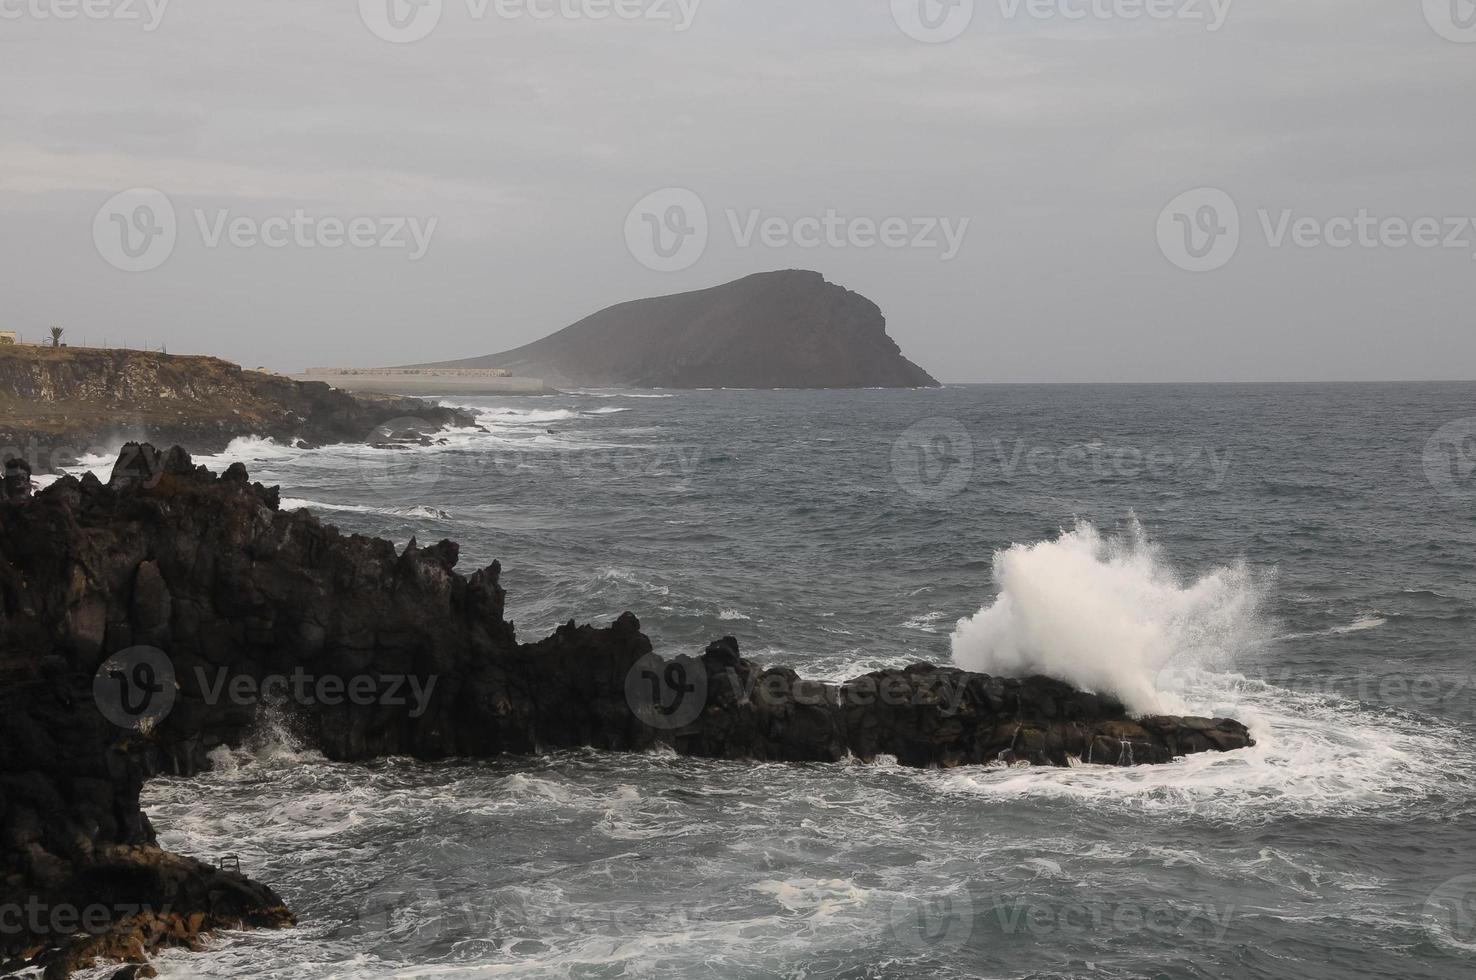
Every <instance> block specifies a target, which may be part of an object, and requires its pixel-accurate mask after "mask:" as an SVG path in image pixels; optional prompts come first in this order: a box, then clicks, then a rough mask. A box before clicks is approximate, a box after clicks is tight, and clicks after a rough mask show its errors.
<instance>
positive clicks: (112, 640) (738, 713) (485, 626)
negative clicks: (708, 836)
mask: <svg viewBox="0 0 1476 980" xmlns="http://www.w3.org/2000/svg"><path fill="white" fill-rule="evenodd" d="M17 469H18V468H17ZM7 486H8V484H7ZM457 559H458V548H457V546H456V545H455V544H454V543H452V542H449V541H442V542H440V543H438V544H435V545H431V546H421V545H419V544H418V543H417V542H416V541H414V540H412V541H411V542H410V543H409V544H408V545H407V546H406V547H405V548H404V549H403V550H402V551H398V552H397V551H396V549H395V548H394V546H393V545H391V544H390V543H389V542H387V541H381V540H376V539H373V538H367V537H362V536H357V535H354V536H347V535H343V534H341V533H340V532H339V531H338V530H336V529H335V528H333V527H330V526H327V525H324V524H322V523H320V522H319V521H318V519H317V518H316V517H314V516H312V515H311V514H309V513H307V512H306V511H296V512H292V513H287V512H283V511H282V510H280V509H279V498H278V492H277V490H276V488H266V487H263V486H261V485H260V484H252V483H250V481H249V476H248V474H247V473H246V470H245V468H244V467H242V466H240V465H239V464H237V465H235V466H232V467H231V468H230V469H229V470H228V471H227V472H226V473H225V474H223V475H221V476H219V477H217V476H214V475H212V474H211V473H210V472H209V471H207V470H205V469H204V468H203V467H196V466H194V465H193V463H192V462H191V460H190V457H189V455H188V454H187V453H185V452H184V451H183V450H181V449H178V448H175V449H173V450H170V451H168V452H166V453H159V452H157V451H156V450H154V449H153V447H151V446H147V445H144V446H138V445H130V446H127V447H125V449H124V452H123V454H122V455H121V456H120V457H119V460H118V463H117V465H116V466H115V468H114V471H113V474H112V478H111V479H110V481H109V483H108V484H106V485H104V484H103V483H101V482H100V481H98V480H97V479H95V478H93V477H92V476H91V475H88V476H87V477H84V478H83V479H82V480H77V479H75V478H72V477H65V478H63V479H61V480H58V481H57V482H56V483H55V484H54V485H52V486H51V487H48V488H47V489H46V490H44V491H42V492H41V493H39V494H36V495H35V496H34V497H30V496H27V495H16V494H11V493H9V491H7V499H6V500H5V501H4V502H0V743H3V744H4V745H5V751H4V753H3V755H0V909H3V908H6V907H11V908H27V907H30V906H34V905H36V904H38V903H39V904H40V905H41V906H43V907H44V908H47V909H54V908H62V907H66V908H88V907H90V906H96V905H100V906H102V907H103V908H104V909H105V910H107V911H108V915H107V916H105V917H104V918H103V919H101V920H99V923H98V924H97V926H96V928H92V929H91V930H84V931H82V932H80V933H78V932H76V931H75V930H70V929H68V928H66V925H67V924H66V923H57V922H56V921H54V920H52V919H50V918H43V919H35V920H32V919H30V918H27V919H26V922H27V925H26V927H25V928H24V929H22V931H21V932H19V933H15V932H13V931H12V932H7V933H4V934H0V975H3V974H4V973H6V972H8V971H10V970H13V969H15V968H16V964H17V962H20V961H26V960H32V959H36V958H38V957H39V960H38V961H39V962H43V963H50V964H52V966H51V967H50V969H51V970H52V973H51V974H49V976H65V975H66V972H67V971H68V970H69V969H71V968H73V967H75V966H77V965H79V964H81V963H85V962H87V961H88V960H89V959H90V958H91V957H93V956H96V955H102V956H106V957H110V958H123V959H128V960H130V961H134V962H137V961H139V960H140V959H141V958H142V957H143V956H144V955H145V954H146V953H147V951H148V950H150V949H153V948H157V947H158V946H161V945H168V944H185V945H188V944H191V943H193V942H195V941H196V937H197V936H198V935H199V934H200V933H201V932H202V931H208V930H210V929H215V928H220V927H223V926H232V925H256V926H270V925H281V924H285V923H287V922H289V921H290V913H288V912H287V910H286V909H285V908H284V907H283V905H282V902H281V900H280V899H279V898H278V897H277V896H276V894H275V893H273V892H272V891H271V889H269V888H267V887H266V886H264V885H260V884H257V883H255V882H252V881H250V880H248V879H246V878H244V877H242V876H241V875H239V874H238V873H236V872H234V871H227V870H222V869H219V868H215V867H211V866H209V865H206V864H203V863H200V862H198V861H194V860H192V859H189V858H183V857H176V856H174V855H170V854H167V853H165V852H163V851H161V850H160V849H159V848H158V847H157V844H156V843H155V835H154V830H153V828H152V827H151V826H150V825H149V821H148V818H147V817H146V816H145V815H144V813H143V812H142V811H141V809H140V807H139V793H140V790H141V788H142V787H143V784H144V782H145V780H146V779H148V778H149V777H150V776H151V775H153V774H156V773H160V772H171V773H181V774H189V773H193V772H197V771H199V770H201V769H202V768H204V767H206V766H207V765H208V764H209V760H208V758H207V757H208V754H209V753H210V752H211V751H212V750H214V749H216V748H218V747H220V746H223V745H226V746H231V745H237V744H240V743H241V742H242V741H243V740H244V739H246V738H247V736H248V735H249V733H250V731H251V730H252V728H253V726H254V725H256V723H257V721H258V718H259V715H260V714H261V713H262V712H264V711H271V712H274V713H276V714H279V715H281V716H284V720H285V721H286V722H287V724H288V725H289V726H290V727H291V728H292V729H293V730H294V731H296V732H297V733H298V734H299V735H300V736H301V737H302V738H303V739H304V740H305V741H306V742H307V743H308V744H310V745H312V746H314V747H315V748H318V749H319V750H321V751H322V752H323V753H324V754H325V755H327V756H328V757H330V758H332V759H338V760H364V759H370V758H375V757H380V756H386V755H408V756H414V757H418V758H422V759H441V758H447V757H456V756H460V757H486V756H492V755H497V754H500V753H518V754H527V753H534V752H539V751H543V750H548V749H558V748H574V747H583V746H591V747H595V748H600V749H610V750H624V751H641V750H647V749H650V748H653V747H654V746H656V745H658V744H663V745H667V746H670V747H671V748H672V749H674V750H675V751H677V752H680V753H683V754H688V755H697V756H705V757H712V758H722V759H734V760H771V761H811V762H838V761H841V760H843V759H846V758H847V757H849V756H854V757H856V758H858V759H861V760H871V759H873V758H875V757H876V756H878V755H883V754H886V755H892V756H896V757H897V759H898V760H899V761H901V762H902V763H903V764H905V765H912V766H956V765H965V764H975V763H1026V762H1028V763H1035V764H1042V765H1066V764H1068V762H1069V761H1070V760H1071V759H1072V758H1077V759H1082V760H1086V761H1091V762H1098V763H1104V764H1110V765H1132V764H1141V763H1151V762H1166V761H1169V760H1170V759H1172V758H1173V757H1174V756H1176V755H1180V754H1184V753H1190V752H1203V751H1212V750H1228V749H1235V748H1240V747H1244V746H1247V745H1250V744H1252V742H1251V740H1250V737H1249V735H1248V733H1247V732H1246V729H1245V728H1244V727H1243V726H1241V725H1239V724H1238V723H1236V722H1234V721H1229V720H1225V719H1216V720H1208V719H1193V718H1167V717H1154V718H1142V719H1136V720H1135V719H1132V718H1130V717H1129V716H1128V714H1127V712H1126V711H1125V710H1124V708H1123V706H1122V705H1121V704H1120V703H1119V702H1118V701H1117V700H1115V699H1113V698H1111V697H1107V696H1103V695H1095V694H1088V693H1084V692H1081V691H1077V690H1075V689H1073V688H1071V687H1070V686H1068V685H1066V684H1063V683H1061V682H1059V681H1054V680H1049V679H1046V678H1040V677H1035V678H1027V679H1023V680H1015V679H1001V678H994V677H988V676H984V675H981V674H972V673H968V672H965V671H960V670H956V669H950V668H939V667H933V666H929V665H925V664H918V665H914V666H912V667H908V668H906V669H905V670H891V671H882V672H877V673H873V674H868V675H866V676H865V677H861V678H857V679H855V680H853V681H850V682H848V683H846V684H844V685H840V686H835V685H827V684H822V683H818V682H813V681H805V680H803V679H801V678H799V677H798V676H797V675H796V674H795V673H794V672H793V671H791V670H789V669H787V668H783V667H761V666H758V665H755V664H753V663H751V662H750V661H748V660H745V659H744V658H743V657H742V655H741V654H740V652H739V648H738V642H737V641H736V640H735V639H733V638H731V637H727V638H724V639H721V640H718V641H716V642H714V643H712V644H711V645H710V646H709V647H708V648H707V649H706V650H705V651H703V652H702V653H701V654H700V655H698V656H695V657H677V658H675V659H672V660H666V659H663V658H661V657H659V656H656V655H655V654H654V653H653V652H652V650H651V644H650V642H649V640H648V639H647V638H646V637H645V636H644V635H643V634H642V633H641V629H640V623H639V622H638V621H637V619H636V618H635V616H633V615H631V614H630V613H626V614H625V615H623V616H621V617H620V618H619V619H618V620H617V621H616V622H615V623H613V624H612V625H611V626H609V627H607V628H603V629H597V628H594V627H591V626H577V625H575V624H574V623H572V622H571V623H569V624H567V625H565V626H563V627H560V628H559V629H558V630H557V631H556V632H555V633H554V634H553V635H552V636H550V637H548V638H546V639H544V640H541V641H539V642H536V643H531V644H520V643H518V641H517V637H516V634H515V631H514V628H513V624H512V623H510V622H508V621H507V620H506V618H505V615H504V605H505V592H504V590H503V588H502V585H501V582H500V574H501V568H500V566H499V565H498V564H497V563H495V562H494V563H493V564H492V565H491V566H489V567H487V568H484V569H481V570H480V571H477V572H475V573H474V574H472V575H470V576H463V575H461V574H458V573H457V572H456V571H455V566H456V563H457ZM7 957H13V958H16V959H15V960H13V961H12V962H10V963H7V962H6V958H7Z"/></svg>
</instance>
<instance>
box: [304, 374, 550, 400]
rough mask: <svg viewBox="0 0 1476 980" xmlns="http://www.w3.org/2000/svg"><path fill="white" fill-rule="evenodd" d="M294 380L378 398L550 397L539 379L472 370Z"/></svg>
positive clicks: (327, 375) (339, 375)
mask: <svg viewBox="0 0 1476 980" xmlns="http://www.w3.org/2000/svg"><path fill="white" fill-rule="evenodd" d="M292 380H294V381H320V382H322V383H323V384H327V385H331V386H333V387H334V388H338V389H340V390H342V391H350V392H363V393H368V394H381V395H552V394H557V392H556V391H555V389H553V388H550V387H549V386H548V385H547V384H545V383H544V381H543V379H542V378H518V377H510V376H505V375H495V374H493V373H492V372H490V371H475V370H465V369H463V370H454V369H448V370H428V369H417V370H406V369H395V370H385V371H371V370H350V369H346V370H343V371H332V372H329V371H322V370H318V371H309V372H308V373H306V374H299V375H294V376H293V378H292Z"/></svg>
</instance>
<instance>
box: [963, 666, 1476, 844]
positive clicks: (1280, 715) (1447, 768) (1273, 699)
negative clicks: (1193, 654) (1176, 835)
mask: <svg viewBox="0 0 1476 980" xmlns="http://www.w3.org/2000/svg"><path fill="white" fill-rule="evenodd" d="M1166 695H1167V697H1168V698H1169V699H1170V700H1171V701H1172V702H1173V703H1174V706H1175V708H1176V709H1177V710H1182V711H1185V712H1188V713H1193V714H1201V715H1207V716H1226V715H1228V716H1232V717H1236V718H1238V719H1240V720H1241V721H1242V722H1244V723H1245V724H1246V725H1247V726H1248V727H1249V728H1250V730H1251V734H1252V735H1253V736H1255V739H1256V745H1255V746H1254V747H1252V748H1249V749H1241V750H1238V751H1235V752H1227V753H1223V754H1222V753H1217V752H1207V753H1203V754H1200V755H1193V756H1188V757H1185V758H1182V759H1179V760H1177V761H1175V762H1173V763H1172V764H1169V765H1162V766H1140V767H1136V768H1131V769H1124V768H1117V767H1113V766H1101V765H1086V764H1081V765H1077V766H1074V767H1072V768H1070V769H1064V770H1061V769H1029V770H1026V769H1003V768H999V769H984V770H954V771H953V772H950V773H947V774H935V776H934V778H935V779H936V781H937V783H938V784H939V785H940V786H941V787H943V788H944V789H946V790H947V791H949V792H962V793H975V794H978V795H980V796H985V797H991V798H1000V799H1010V798H1045V799H1055V800H1059V801H1062V802H1068V803H1078V804H1081V805H1083V806H1088V807H1092V808H1108V809H1114V810H1134V811H1137V810H1141V811H1150V812H1155V813H1162V814H1168V815H1177V816H1181V817H1185V818H1194V819H1221V820H1227V821H1239V822H1244V821H1246V820H1270V819H1281V818H1285V817H1288V816H1299V817H1309V816H1338V815H1349V814H1354V813H1367V812H1379V811H1386V812H1388V813H1390V814H1395V815H1397V814H1398V813H1400V812H1402V810H1403V808H1404V807H1405V806H1406V805H1408V804H1410V803H1413V802H1418V801H1421V800H1427V799H1436V798H1440V797H1442V796H1451V795H1454V796H1457V797H1460V798H1470V797H1471V796H1472V795H1473V791H1476V746H1473V745H1472V744H1471V740H1470V738H1469V737H1468V736H1467V735H1465V734H1463V733H1462V732H1461V731H1460V730H1459V729H1458V728H1456V727H1455V726H1452V725H1449V724H1447V723H1444V722H1442V721H1439V720H1436V719H1433V718H1429V717H1424V716H1413V715H1409V714H1406V713H1402V712H1398V711H1393V710H1389V709H1381V708H1376V707H1371V706H1369V705H1365V704H1362V703H1360V702H1357V701H1353V700H1350V699H1347V698H1341V697H1336V696H1331V695H1325V694H1308V693H1302V692H1296V691H1289V690H1286V689H1285V688H1280V687H1276V686H1274V685H1271V684H1268V683H1265V682H1263V681H1257V680H1251V679H1248V678H1244V677H1241V676H1238V675H1234V674H1204V673H1202V674H1199V675H1197V676H1196V677H1195V678H1194V681H1193V683H1192V684H1190V685H1189V686H1187V687H1186V688H1185V689H1183V690H1180V691H1177V692H1166Z"/></svg>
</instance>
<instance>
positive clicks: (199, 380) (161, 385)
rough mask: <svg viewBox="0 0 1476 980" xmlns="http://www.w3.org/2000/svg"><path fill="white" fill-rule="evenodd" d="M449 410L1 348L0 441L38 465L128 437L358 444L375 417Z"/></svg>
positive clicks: (136, 357) (219, 366)
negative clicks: (247, 438) (261, 438)
mask: <svg viewBox="0 0 1476 980" xmlns="http://www.w3.org/2000/svg"><path fill="white" fill-rule="evenodd" d="M453 414H454V413H451V412H448V411H447V410H445V409H440V408H434V407H432V406H431V405H430V404H429V403H425V402H421V401H417V400H414V399H399V398H393V397H378V398H370V397H363V396H354V395H350V394H348V393H347V392H341V391H337V390H335V389H333V388H330V387H329V386H328V385H326V384H316V383H302V382H297V381H293V380H291V379H290V378H284V377H279V376H276V375H271V374H265V373H262V372H258V371H246V370H243V369H242V368H241V367H240V366H239V365H236V364H232V363H230V362H229V361H223V360H221V359H219V358H215V357H185V356H177V355H171V354H160V353H156V352H152V351H128V350H99V349H94V348H67V347H64V348H60V349H52V348H43V347H21V346H16V347H0V448H4V449H5V450H7V451H8V452H12V453H14V452H21V453H23V454H25V455H28V456H29V457H32V462H33V463H38V464H39V465H38V471H39V470H41V469H44V468H46V467H48V466H51V465H55V463H56V462H57V460H55V459H51V458H49V457H51V456H59V455H65V454H67V453H71V454H73V455H80V454H81V453H82V452H86V451H100V450H110V449H112V448H115V447H116V446H117V445H118V444H121V442H122V441H123V440H124V439H127V438H147V439H151V440H153V441H155V442H157V443H161V444H165V445H168V444H171V443H179V444H181V445H184V446H186V447H187V448H189V449H190V450H192V451H195V452H213V451H218V450H219V449H221V448H223V447H224V446H225V445H226V443H228V442H230V440H231V439H233V438H236V437H237V436H245V435H258V436H270V437H272V438H275V439H278V440H285V439H304V440H307V441H308V442H311V443H319V444H321V443H329V442H348V441H362V440H364V439H366V438H368V437H369V436H370V433H371V432H372V431H373V429H374V427H375V426H376V425H378V424H380V423H381V422H384V421H388V420H390V419H394V418H398V417H405V416H409V417H417V418H423V419H425V420H426V421H427V422H429V423H434V424H438V425H443V424H446V423H447V422H450V421H452V419H453Z"/></svg>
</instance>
